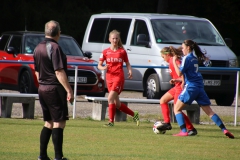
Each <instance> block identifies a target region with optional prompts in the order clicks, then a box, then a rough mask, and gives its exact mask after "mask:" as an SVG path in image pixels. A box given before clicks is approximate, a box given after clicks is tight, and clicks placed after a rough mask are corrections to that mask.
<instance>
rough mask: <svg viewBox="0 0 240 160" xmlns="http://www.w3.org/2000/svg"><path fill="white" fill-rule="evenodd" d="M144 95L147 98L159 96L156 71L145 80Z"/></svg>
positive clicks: (157, 97)
mask: <svg viewBox="0 0 240 160" xmlns="http://www.w3.org/2000/svg"><path fill="white" fill-rule="evenodd" d="M146 83H147V84H146V93H147V95H146V97H147V99H159V98H160V93H159V91H160V82H159V78H158V75H157V74H156V73H154V74H151V75H150V76H149V77H148V79H147V82H146Z"/></svg>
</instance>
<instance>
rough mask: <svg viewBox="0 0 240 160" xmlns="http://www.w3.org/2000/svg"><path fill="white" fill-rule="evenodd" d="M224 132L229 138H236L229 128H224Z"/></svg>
mask: <svg viewBox="0 0 240 160" xmlns="http://www.w3.org/2000/svg"><path fill="white" fill-rule="evenodd" d="M223 133H224V134H225V135H226V136H227V137H228V138H232V139H234V135H233V134H232V133H231V132H229V131H228V130H226V129H225V130H224V131H223Z"/></svg>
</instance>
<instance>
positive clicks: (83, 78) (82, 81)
mask: <svg viewBox="0 0 240 160" xmlns="http://www.w3.org/2000/svg"><path fill="white" fill-rule="evenodd" d="M68 82H75V77H72V76H68ZM77 82H78V83H87V77H77Z"/></svg>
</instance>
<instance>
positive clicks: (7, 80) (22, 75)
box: [0, 31, 105, 97]
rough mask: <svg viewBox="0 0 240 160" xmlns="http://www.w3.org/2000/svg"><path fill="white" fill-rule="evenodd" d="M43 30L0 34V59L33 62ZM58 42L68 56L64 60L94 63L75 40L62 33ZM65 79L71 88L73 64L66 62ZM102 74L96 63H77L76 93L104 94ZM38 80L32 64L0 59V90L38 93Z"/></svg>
mask: <svg viewBox="0 0 240 160" xmlns="http://www.w3.org/2000/svg"><path fill="white" fill-rule="evenodd" d="M44 38H45V35H44V33H43V32H32V31H13V32H4V33H2V35H1V37H0V60H3V61H5V60H10V61H16V62H21V61H30V62H33V51H34V49H35V47H36V46H37V44H38V43H39V42H41V41H43V40H44ZM58 43H59V45H60V46H61V48H62V50H63V52H64V53H65V54H66V55H67V61H68V63H69V62H74V63H76V62H80V63H84V64H97V62H96V61H94V60H91V59H90V58H91V53H89V52H88V53H83V52H82V50H81V48H80V47H79V45H78V43H77V42H76V41H75V39H74V38H73V37H71V36H67V35H61V37H60V39H59V42H58ZM67 76H68V81H69V82H70V84H71V86H72V88H74V81H75V77H74V76H75V66H73V65H68V71H67ZM103 77H104V76H103V73H102V72H101V71H100V70H98V69H97V66H94V65H92V66H87V65H86V66H85V65H84V66H81V65H79V66H78V77H77V80H78V82H77V95H87V96H98V97H104V96H105V83H104V79H103ZM37 88H38V82H37V79H36V76H35V71H34V65H33V63H32V64H21V63H1V62H0V89H7V90H16V91H19V92H21V93H37Z"/></svg>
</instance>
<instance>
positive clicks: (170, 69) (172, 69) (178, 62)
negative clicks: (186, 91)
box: [169, 57, 182, 86]
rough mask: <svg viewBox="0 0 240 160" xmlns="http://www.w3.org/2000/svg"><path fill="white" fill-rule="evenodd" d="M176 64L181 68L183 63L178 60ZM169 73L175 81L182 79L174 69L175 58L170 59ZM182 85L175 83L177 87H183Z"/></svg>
mask: <svg viewBox="0 0 240 160" xmlns="http://www.w3.org/2000/svg"><path fill="white" fill-rule="evenodd" d="M176 63H177V65H178V66H179V65H180V64H181V61H180V60H176ZM169 72H170V75H171V77H172V78H173V79H180V77H179V76H178V75H177V73H176V71H175V68H174V65H173V58H172V57H171V58H170V59H169ZM181 83H182V82H175V86H181Z"/></svg>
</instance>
